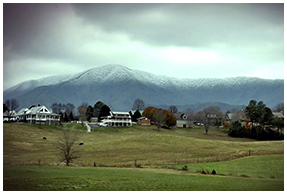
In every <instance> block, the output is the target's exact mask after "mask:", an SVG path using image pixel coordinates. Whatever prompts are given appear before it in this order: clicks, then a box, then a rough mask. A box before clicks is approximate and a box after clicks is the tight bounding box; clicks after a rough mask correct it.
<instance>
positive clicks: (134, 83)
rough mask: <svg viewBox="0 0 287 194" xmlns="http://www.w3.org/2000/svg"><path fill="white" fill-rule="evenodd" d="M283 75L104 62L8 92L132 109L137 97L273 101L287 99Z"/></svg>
mask: <svg viewBox="0 0 287 194" xmlns="http://www.w3.org/2000/svg"><path fill="white" fill-rule="evenodd" d="M283 93H284V80H268V79H260V78H252V77H234V78H224V79H219V78H208V79H179V78H173V77H168V76H163V75H155V74H152V73H148V72H144V71H139V70H133V69H130V68H127V67H125V66H122V65H105V66H102V67H96V68H93V69H89V70H86V71H84V72H80V73H77V74H75V75H68V76H50V77H45V78H42V79H39V80H30V81H26V82H23V83H20V84H18V85H16V86H14V87H12V88H10V89H8V90H6V91H4V93H3V98H4V101H5V100H6V99H11V98H16V99H18V101H21V103H22V105H21V106H23V107H24V106H30V105H31V104H38V103H40V104H46V105H47V106H49V105H50V104H52V103H55V102H56V103H60V102H61V103H74V104H75V105H76V106H78V105H80V103H82V102H88V103H91V104H93V103H96V102H95V101H97V100H102V101H104V102H105V103H107V104H109V105H111V106H112V107H113V108H116V109H117V110H129V108H130V107H131V106H132V103H133V100H135V98H138V97H139V98H142V99H144V101H145V102H146V104H154V105H167V106H168V105H173V104H174V105H182V106H183V105H186V104H194V103H204V102H215V101H217V102H222V103H228V104H233V105H242V104H247V103H248V102H249V101H250V100H251V99H255V100H262V101H264V102H265V103H268V105H269V106H274V105H276V104H277V103H279V102H283V101H284V94H283Z"/></svg>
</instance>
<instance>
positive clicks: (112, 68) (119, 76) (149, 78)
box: [5, 65, 272, 92]
mask: <svg viewBox="0 0 287 194" xmlns="http://www.w3.org/2000/svg"><path fill="white" fill-rule="evenodd" d="M131 80H138V81H139V82H141V83H143V84H154V85H156V86H159V87H162V88H165V87H177V88H180V89H186V88H201V87H204V88H211V87H215V86H219V85H220V86H232V85H248V84H251V83H254V82H255V81H257V82H260V81H261V80H263V79H260V78H252V77H233V78H224V79H220V78H201V79H180V78H174V77H168V76H164V75H156V74H152V73H148V72H144V71H140V70H132V69H130V68H127V67H125V66H122V65H105V66H101V67H96V68H93V69H89V70H86V71H84V72H81V73H78V74H76V75H59V76H49V77H44V78H41V79H38V80H29V81H25V82H22V83H20V84H17V85H16V86H14V87H12V88H9V89H7V90H6V91H5V92H9V91H14V90H18V91H22V90H31V89H33V88H36V87H39V86H48V85H55V84H59V83H63V82H68V83H71V84H76V85H83V84H84V85H87V84H92V83H98V84H101V83H105V82H114V83H116V82H119V81H131ZM264 81H268V80H267V79H264ZM270 81H272V80H270Z"/></svg>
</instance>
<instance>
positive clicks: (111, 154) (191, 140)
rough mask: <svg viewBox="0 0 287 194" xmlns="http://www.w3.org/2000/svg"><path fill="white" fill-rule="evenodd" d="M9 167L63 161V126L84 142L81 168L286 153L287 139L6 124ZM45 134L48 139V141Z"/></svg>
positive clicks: (5, 153) (199, 131)
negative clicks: (60, 153)
mask: <svg viewBox="0 0 287 194" xmlns="http://www.w3.org/2000/svg"><path fill="white" fill-rule="evenodd" d="M3 128H4V129H3V138H4V142H3V146H4V149H3V163H4V165H24V164H25V165H35V164H41V165H59V164H60V163H59V162H60V161H59V158H58V150H57V149H56V146H57V142H58V138H59V136H61V134H62V132H61V130H62V129H64V128H71V129H73V130H75V131H76V132H78V133H80V134H81V137H80V142H83V143H84V145H83V146H76V147H75V148H76V149H78V151H79V155H80V158H79V159H77V160H75V161H74V162H73V165H77V166H93V164H94V162H95V163H96V164H97V165H98V166H109V167H116V166H117V167H132V166H133V165H134V163H135V160H137V163H139V164H141V165H142V166H158V165H168V164H188V163H202V162H216V161H224V160H230V159H235V158H240V157H244V156H247V155H248V154H249V150H251V155H253V156H254V155H266V154H283V153H284V141H264V142H263V141H262V142H261V141H254V140H249V139H243V138H231V137H228V136H227V135H226V133H224V132H223V131H220V130H218V129H211V130H210V133H209V134H208V135H205V132H204V129H200V128H197V129H189V130H182V129H179V130H175V129H174V130H167V129H162V130H161V132H157V129H156V128H155V127H154V126H148V127H139V126H134V127H130V128H117V129H116V130H117V131H114V129H112V128H98V129H97V131H93V132H92V133H86V129H85V128H84V129H83V128H81V125H80V124H77V125H76V124H66V125H64V126H61V127H60V126H58V127H56V128H55V129H54V128H53V127H52V126H38V125H32V126H31V125H26V124H17V123H15V124H4V125H3ZM43 137H46V138H47V140H43Z"/></svg>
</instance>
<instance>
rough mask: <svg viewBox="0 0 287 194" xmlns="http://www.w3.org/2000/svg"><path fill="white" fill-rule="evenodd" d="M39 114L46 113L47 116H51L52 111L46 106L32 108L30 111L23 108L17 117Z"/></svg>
mask: <svg viewBox="0 0 287 194" xmlns="http://www.w3.org/2000/svg"><path fill="white" fill-rule="evenodd" d="M37 113H46V114H50V113H51V111H50V110H49V109H47V107H45V106H36V107H32V108H30V109H28V108H22V109H21V110H20V111H19V112H18V113H17V115H23V114H37Z"/></svg>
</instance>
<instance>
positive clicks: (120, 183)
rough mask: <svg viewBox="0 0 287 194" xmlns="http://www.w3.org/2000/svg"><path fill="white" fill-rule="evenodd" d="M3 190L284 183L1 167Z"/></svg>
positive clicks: (266, 187) (279, 184)
mask: <svg viewBox="0 0 287 194" xmlns="http://www.w3.org/2000/svg"><path fill="white" fill-rule="evenodd" d="M3 174H4V178H3V186H4V187H3V190H4V191H8V190H14V191H36V190H37V191H40V190H43V191H45V190H49V191H61V190H69V191H73V190H83V191H84V190H86V191H102V190H104V191H253V190H256V191H273V190H274V191H275V190H281V191H282V190H284V181H283V180H277V179H258V178H243V177H228V176H218V175H201V174H190V173H187V172H182V171H174V170H169V169H166V170H155V169H128V168H92V167H85V168H84V167H61V166H4V168H3Z"/></svg>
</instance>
